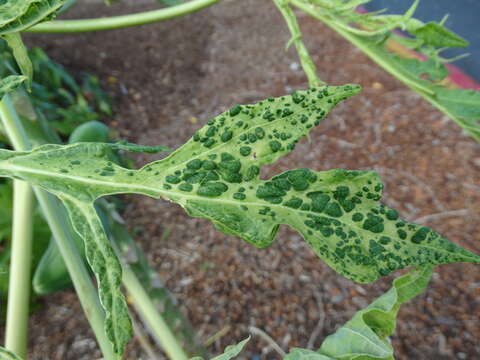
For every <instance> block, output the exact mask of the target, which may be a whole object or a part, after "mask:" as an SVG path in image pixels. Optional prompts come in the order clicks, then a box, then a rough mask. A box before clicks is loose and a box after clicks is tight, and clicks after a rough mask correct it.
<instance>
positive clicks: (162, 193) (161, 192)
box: [0, 163, 473, 260]
mask: <svg viewBox="0 0 480 360" xmlns="http://www.w3.org/2000/svg"><path fill="white" fill-rule="evenodd" d="M0 168H4V169H7V170H11V171H12V170H13V172H15V171H19V172H26V173H32V174H41V175H47V176H50V177H57V178H65V179H70V180H74V181H77V182H82V183H87V184H98V185H104V186H109V187H118V188H123V189H125V188H127V189H128V188H131V189H132V192H135V191H134V190H135V189H143V190H145V191H146V192H150V193H156V194H158V195H159V197H160V196H164V197H166V198H171V197H173V198H175V197H183V198H186V199H187V200H188V199H191V200H201V201H210V202H219V203H227V204H233V205H235V206H239V205H251V206H268V207H274V208H278V209H284V210H287V211H292V208H289V207H286V206H282V205H279V204H271V203H256V202H242V203H239V202H237V201H233V200H227V199H223V198H207V197H202V196H196V195H190V194H184V193H178V192H172V191H167V190H160V189H157V188H152V187H149V186H145V185H132V184H125V183H115V182H108V181H101V180H97V179H86V178H83V177H77V176H72V175H67V174H59V173H51V172H48V171H42V170H38V169H32V168H24V167H22V166H18V165H13V164H8V166H7V167H5V166H4V165H3V166H2V164H1V163H0ZM140 193H142V194H145V195H149V194H146V193H145V192H141V191H140ZM109 194H111V193H109ZM105 195H108V194H102V195H99V196H96V197H95V199H96V198H98V197H100V196H105ZM169 195H170V196H169ZM95 199H92V201H93V200H95ZM294 210H295V209H294ZM295 212H296V213H298V212H300V213H305V214H311V212H309V211H304V210H295ZM322 216H325V217H328V218H329V219H334V220H338V221H342V222H344V223H345V224H347V225H349V226H351V227H353V228H355V229H358V230H360V231H361V232H365V231H366V230H365V229H363V228H361V227H359V226H358V225H357V224H356V223H353V222H350V221H348V219H345V218H344V219H343V220H339V218H335V217H332V216H328V215H327V214H323V213H322ZM297 230H298V229H297ZM417 246H421V247H423V248H427V249H433V250H434V251H441V252H443V253H449V251H447V250H446V249H437V248H435V247H431V246H428V245H423V244H417ZM462 257H465V258H466V257H467V256H466V255H465V254H462ZM468 258H471V259H472V260H473V258H472V256H468Z"/></svg>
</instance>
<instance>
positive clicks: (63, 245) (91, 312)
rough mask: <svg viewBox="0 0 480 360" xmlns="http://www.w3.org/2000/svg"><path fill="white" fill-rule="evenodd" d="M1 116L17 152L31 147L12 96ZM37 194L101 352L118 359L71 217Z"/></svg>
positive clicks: (5, 99)
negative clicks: (77, 244) (77, 243)
mask: <svg viewBox="0 0 480 360" xmlns="http://www.w3.org/2000/svg"><path fill="white" fill-rule="evenodd" d="M0 117H1V120H2V122H3V126H4V129H5V131H6V133H7V135H8V137H9V139H10V141H11V143H12V145H13V147H14V148H15V149H16V150H18V151H25V150H28V149H29V148H30V142H29V139H28V138H27V136H26V134H25V130H24V128H23V126H22V123H21V120H20V118H19V117H18V115H17V113H16V111H15V108H14V105H13V103H12V100H11V99H10V96H9V95H6V96H4V97H3V100H2V101H1V102H0ZM34 191H35V195H36V197H37V199H38V202H39V203H40V206H41V208H42V210H43V214H44V215H45V217H46V219H47V222H48V224H49V226H50V230H51V231H52V234H53V236H54V238H55V240H56V241H57V244H58V247H59V249H60V252H61V254H62V256H63V259H64V261H65V264H66V265H67V268H68V271H69V273H70V276H71V278H72V281H73V284H74V287H75V290H76V292H77V294H78V297H79V299H80V302H81V304H82V307H83V310H84V312H85V315H86V317H87V319H88V321H89V322H90V325H91V327H92V329H93V332H94V333H95V336H96V338H97V341H98V343H99V346H100V349H101V350H102V353H103V356H104V358H105V359H108V360H111V359H112V360H113V359H117V357H116V355H114V353H113V349H112V345H111V344H110V342H109V341H108V339H107V337H106V334H105V330H104V319H105V313H104V311H103V308H102V307H101V304H100V301H99V299H98V294H97V291H96V289H95V287H94V286H93V284H92V280H91V278H90V275H89V274H88V271H87V269H86V267H85V265H84V263H83V261H82V259H81V258H80V257H79V256H77V252H76V247H75V242H74V240H73V238H72V236H71V234H72V233H71V231H73V230H72V229H71V228H69V227H68V225H67V224H70V223H69V220H68V218H67V217H66V216H67V215H66V212H65V209H62V208H61V206H60V204H59V203H58V201H57V200H56V199H55V197H54V196H52V195H50V194H48V193H46V192H45V191H43V190H41V189H39V188H34Z"/></svg>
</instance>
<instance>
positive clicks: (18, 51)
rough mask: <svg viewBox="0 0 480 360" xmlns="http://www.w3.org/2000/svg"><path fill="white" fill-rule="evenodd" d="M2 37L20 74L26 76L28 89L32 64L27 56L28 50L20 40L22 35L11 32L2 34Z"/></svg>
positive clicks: (30, 81) (31, 76)
mask: <svg viewBox="0 0 480 360" xmlns="http://www.w3.org/2000/svg"><path fill="white" fill-rule="evenodd" d="M3 38H4V39H5V41H6V42H7V44H8V46H9V47H10V48H11V49H12V52H13V56H14V58H15V61H16V62H17V64H18V67H19V68H20V71H21V73H22V75H24V76H26V77H27V89H28V90H30V89H31V84H32V78H33V65H32V62H31V61H30V58H29V57H28V51H27V48H26V47H25V45H24V43H23V41H22V37H21V36H20V34H19V33H13V34H6V35H3Z"/></svg>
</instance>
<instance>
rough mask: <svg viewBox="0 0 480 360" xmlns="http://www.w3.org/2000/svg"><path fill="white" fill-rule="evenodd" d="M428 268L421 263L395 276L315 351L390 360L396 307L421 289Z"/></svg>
mask: <svg viewBox="0 0 480 360" xmlns="http://www.w3.org/2000/svg"><path fill="white" fill-rule="evenodd" d="M432 270H433V268H432V267H431V266H425V267H422V268H418V269H415V270H414V271H411V272H410V273H408V274H406V275H404V276H401V277H399V278H397V279H395V280H394V281H393V287H392V288H391V289H390V290H389V291H388V292H386V293H385V294H383V295H382V296H380V297H379V298H378V299H377V300H375V301H374V302H373V303H371V304H370V305H369V306H368V307H366V308H365V309H363V310H360V311H359V312H357V313H356V314H355V316H354V317H353V318H352V319H351V320H350V321H348V322H347V323H346V324H345V325H344V326H343V327H341V328H340V329H338V330H337V331H336V332H335V334H333V335H330V336H328V337H327V338H326V339H325V340H324V342H323V343H322V345H321V347H320V349H319V350H318V352H319V353H321V354H323V355H326V356H329V357H331V358H333V359H342V360H360V359H361V360H376V359H384V360H392V359H393V348H392V345H391V344H390V342H389V341H388V337H389V336H390V335H392V334H393V332H394V330H395V327H396V317H397V313H398V311H399V309H400V306H401V305H402V304H403V303H405V302H407V301H410V300H411V299H413V298H414V297H416V296H418V295H419V294H421V293H422V292H423V291H424V290H425V288H426V287H427V285H428V283H429V281H430V278H431V276H432Z"/></svg>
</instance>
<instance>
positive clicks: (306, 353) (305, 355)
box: [283, 348, 335, 360]
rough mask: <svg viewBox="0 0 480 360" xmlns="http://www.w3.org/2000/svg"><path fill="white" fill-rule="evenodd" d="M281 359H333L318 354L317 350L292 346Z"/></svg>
mask: <svg viewBox="0 0 480 360" xmlns="http://www.w3.org/2000/svg"><path fill="white" fill-rule="evenodd" d="M283 360H335V359H334V358H331V357H329V356H325V355H322V354H319V353H318V352H315V351H312V350H307V349H300V348H293V349H291V350H290V352H289V353H288V354H287V356H285V357H284V358H283Z"/></svg>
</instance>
